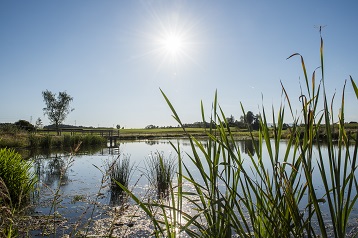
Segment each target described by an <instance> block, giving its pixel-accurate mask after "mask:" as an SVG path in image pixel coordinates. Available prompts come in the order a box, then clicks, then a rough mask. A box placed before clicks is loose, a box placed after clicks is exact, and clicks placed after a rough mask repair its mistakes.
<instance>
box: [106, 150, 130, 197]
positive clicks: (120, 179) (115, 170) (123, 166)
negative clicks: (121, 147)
mask: <svg viewBox="0 0 358 238" xmlns="http://www.w3.org/2000/svg"><path fill="white" fill-rule="evenodd" d="M133 172H134V164H133V163H131V162H130V155H122V156H121V154H120V155H118V156H117V157H116V158H115V159H114V160H113V161H109V162H108V163H107V174H108V176H109V178H110V186H111V194H112V196H115V197H116V196H119V197H122V196H123V195H124V194H125V193H123V189H122V188H121V187H120V186H119V185H118V183H120V184H122V185H123V186H125V187H127V188H128V185H129V181H130V179H131V177H132V175H133ZM113 199H114V200H116V199H115V198H114V197H113Z"/></svg>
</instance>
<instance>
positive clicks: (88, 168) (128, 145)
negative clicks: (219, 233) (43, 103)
mask: <svg viewBox="0 0 358 238" xmlns="http://www.w3.org/2000/svg"><path fill="white" fill-rule="evenodd" d="M172 142H173V143H174V144H175V145H176V144H177V143H179V144H180V148H181V150H182V151H183V152H189V153H190V151H191V147H190V144H189V141H188V140H185V139H181V140H172ZM203 143H205V142H203ZM237 143H238V148H239V149H240V151H241V152H242V157H243V158H244V161H245V162H244V164H245V166H247V168H249V167H250V162H249V156H248V155H247V153H249V152H250V153H253V145H252V142H251V141H238V142H237ZM281 143H282V144H281V146H283V147H282V148H285V147H286V143H285V142H284V141H282V142H281ZM284 151H285V150H284V149H283V150H282V151H281V152H280V155H281V158H282V157H283V155H284ZM155 152H160V153H164V156H166V157H168V156H171V157H175V156H176V153H175V151H174V149H173V148H172V146H171V144H170V143H169V141H168V140H145V141H131V142H129V141H128V142H122V143H120V144H119V145H118V146H117V147H115V148H100V149H98V150H97V151H95V152H88V151H85V150H82V151H80V153H78V154H77V155H75V156H70V155H69V154H66V153H51V154H48V155H46V156H44V155H37V156H33V157H32V159H33V161H34V169H35V171H36V173H37V174H38V177H39V178H40V183H39V184H38V188H39V190H38V191H39V192H38V194H37V196H36V198H35V202H36V207H35V208H34V213H36V214H41V215H48V214H51V213H52V212H53V211H51V207H52V206H53V204H54V203H53V201H54V194H55V192H56V190H57V188H58V187H59V185H60V195H61V196H60V198H59V200H58V204H56V210H57V211H58V213H59V214H61V216H62V217H64V218H66V221H67V224H68V226H70V225H71V224H75V223H76V222H77V223H78V222H79V221H80V220H81V222H82V223H85V221H86V219H88V218H89V217H95V218H96V219H100V218H105V217H106V216H107V215H106V214H107V213H106V207H107V205H109V206H112V205H116V204H117V201H116V199H114V198H113V196H111V191H110V188H109V186H108V180H105V176H104V173H105V170H106V166H107V164H108V163H109V162H110V161H112V160H113V159H115V158H117V157H118V156H119V155H120V157H121V158H122V157H130V161H131V163H134V164H135V170H134V173H133V176H132V178H131V181H130V186H131V188H132V189H133V191H134V192H135V193H136V194H137V195H139V196H145V193H146V192H147V191H148V187H149V185H148V180H147V179H146V177H145V176H143V174H144V172H145V161H146V159H147V158H148V157H149V156H151V154H153V153H155ZM263 153H264V154H265V153H266V155H265V156H264V163H267V165H268V164H269V163H270V161H269V157H268V155H267V151H263ZM315 153H318V152H315ZM184 154H185V153H183V155H184ZM183 162H184V163H185V164H186V165H187V166H188V168H189V170H191V171H193V174H194V176H195V175H196V176H198V175H197V174H195V169H194V167H193V166H192V164H191V163H190V160H189V158H188V156H185V155H184V157H183ZM67 166H69V167H68V168H67V169H66V167H67ZM61 170H66V171H67V172H66V173H65V174H64V176H63V177H62V179H61V181H60V177H61V175H60V174H61ZM252 175H253V176H255V175H254V174H252ZM313 176H314V177H315V176H317V178H319V175H318V168H316V169H315V170H314V171H313ZM198 179H199V176H198ZM314 181H315V182H316V185H315V187H316V189H317V191H321V195H323V185H322V181H321V179H314ZM134 185H135V186H134ZM355 192H356V191H355ZM92 212H93V214H92ZM352 219H354V220H355V221H357V219H358V205H356V206H355V208H354V210H353V215H352ZM68 226H65V227H68ZM36 232H38V231H34V234H33V235H36Z"/></svg>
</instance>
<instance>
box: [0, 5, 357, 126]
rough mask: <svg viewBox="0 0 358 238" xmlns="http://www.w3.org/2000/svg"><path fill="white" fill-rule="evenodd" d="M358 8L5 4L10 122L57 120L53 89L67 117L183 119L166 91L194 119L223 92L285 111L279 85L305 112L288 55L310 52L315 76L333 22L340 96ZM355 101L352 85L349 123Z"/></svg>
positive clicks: (351, 64) (226, 104)
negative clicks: (48, 98) (61, 95)
mask: <svg viewBox="0 0 358 238" xmlns="http://www.w3.org/2000/svg"><path fill="white" fill-rule="evenodd" d="M357 10H358V3H357V2H356V1H344V2H343V1H341V2H338V1H306V0H305V1H229V0H224V1H207V0H205V1H204V0H196V1H91V0H89V1H81V0H78V1H44V0H39V1H0V32H1V33H0V34H1V37H0V82H1V87H0V112H1V113H0V122H15V121H17V120H19V119H24V120H28V121H31V122H32V123H35V121H36V119H37V118H39V117H40V118H41V119H42V120H43V122H44V124H45V125H46V124H49V121H48V119H47V118H46V116H44V115H43V111H42V108H43V107H44V102H43V99H42V95H41V92H42V91H44V90H46V89H48V90H50V91H52V92H54V93H58V92H60V91H66V92H67V93H68V94H70V95H71V96H72V97H73V98H74V100H73V102H72V104H71V106H72V107H73V108H75V110H74V111H73V112H71V113H70V114H69V115H68V117H67V119H66V121H65V124H72V125H75V124H76V125H83V126H95V127H97V126H115V125H117V124H119V125H121V126H124V127H126V128H141V127H145V126H146V125H149V124H154V125H158V126H167V125H177V123H176V122H175V121H174V119H173V118H172V117H171V111H170V110H169V107H168V106H167V105H166V102H165V100H164V98H163V96H162V95H161V93H160V90H159V89H160V88H161V89H162V90H163V91H164V92H165V93H166V95H167V96H168V97H169V99H170V100H171V102H172V104H173V105H174V107H175V108H176V110H177V112H178V114H179V115H180V116H181V118H182V121H184V122H195V121H200V120H201V112H200V101H201V100H202V101H203V104H204V107H205V108H206V113H207V115H209V113H210V107H211V103H212V101H213V97H214V93H215V90H217V91H218V99H219V103H220V105H221V107H222V108H223V110H224V112H225V113H226V115H227V116H230V115H233V116H234V117H235V118H236V119H239V118H240V116H241V115H242V112H241V108H240V103H242V104H243V106H244V108H245V110H251V111H253V112H254V113H255V114H256V113H259V110H260V109H261V108H262V106H264V107H265V109H266V110H267V111H270V110H269V109H271V107H272V106H273V107H274V108H275V109H276V110H278V108H279V106H280V104H281V102H282V101H283V97H282V95H281V85H280V81H282V83H283V85H284V86H285V88H286V90H287V92H288V94H289V95H290V98H291V99H290V100H291V102H292V104H293V107H294V110H297V113H299V105H300V102H299V99H298V97H299V95H300V84H301V85H302V86H304V81H303V73H302V70H301V66H300V61H299V58H298V57H295V58H292V59H290V60H286V58H287V57H288V56H290V55H291V54H293V53H300V54H302V55H303V57H304V59H305V63H306V66H307V69H308V74H309V77H311V75H312V72H313V70H314V69H315V68H316V67H318V66H319V65H320V61H319V46H320V36H319V32H318V28H317V26H319V25H324V26H326V27H324V28H323V33H322V35H323V39H324V44H325V68H326V70H325V84H326V87H327V88H326V89H327V94H328V96H329V97H332V96H333V94H334V93H335V92H336V99H340V97H341V94H342V88H343V85H344V81H345V80H346V79H349V75H352V77H353V78H354V79H355V80H356V82H358V46H357V42H358V27H357V26H356V25H357V22H358V15H357V14H356V13H357ZM170 37H171V38H175V39H174V41H175V42H176V43H175V46H170V45H169V43H168V38H170ZM171 47H176V48H175V49H172V48H171ZM318 76H319V74H318ZM318 78H319V79H320V76H319V77H318ZM357 105H358V104H357V99H356V98H355V95H354V94H353V90H352V87H351V84H350V82H347V88H346V120H347V121H353V120H354V121H358V112H357V109H358V107H357ZM334 108H335V110H338V109H339V100H336V103H335V104H334ZM290 120H291V118H290V117H287V121H290Z"/></svg>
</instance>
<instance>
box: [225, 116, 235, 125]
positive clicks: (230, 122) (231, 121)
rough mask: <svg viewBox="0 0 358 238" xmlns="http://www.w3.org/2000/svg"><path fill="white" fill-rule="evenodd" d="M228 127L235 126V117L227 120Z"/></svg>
mask: <svg viewBox="0 0 358 238" xmlns="http://www.w3.org/2000/svg"><path fill="white" fill-rule="evenodd" d="M226 121H227V124H228V126H235V117H234V116H233V115H231V116H230V117H228V118H226Z"/></svg>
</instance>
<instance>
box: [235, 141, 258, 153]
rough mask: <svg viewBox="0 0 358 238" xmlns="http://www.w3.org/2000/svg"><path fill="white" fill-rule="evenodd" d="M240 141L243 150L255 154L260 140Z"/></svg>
mask: <svg viewBox="0 0 358 238" xmlns="http://www.w3.org/2000/svg"><path fill="white" fill-rule="evenodd" d="M239 143H240V145H241V151H242V152H244V153H245V154H248V155H251V156H254V155H255V146H256V148H258V146H259V141H257V140H242V141H239Z"/></svg>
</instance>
